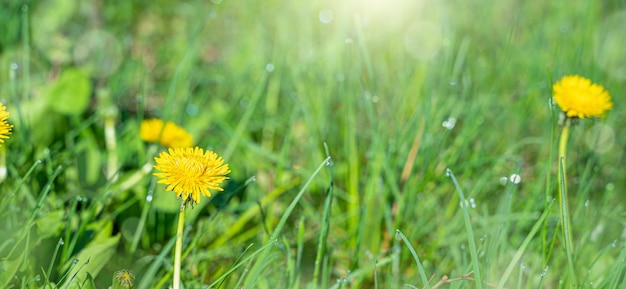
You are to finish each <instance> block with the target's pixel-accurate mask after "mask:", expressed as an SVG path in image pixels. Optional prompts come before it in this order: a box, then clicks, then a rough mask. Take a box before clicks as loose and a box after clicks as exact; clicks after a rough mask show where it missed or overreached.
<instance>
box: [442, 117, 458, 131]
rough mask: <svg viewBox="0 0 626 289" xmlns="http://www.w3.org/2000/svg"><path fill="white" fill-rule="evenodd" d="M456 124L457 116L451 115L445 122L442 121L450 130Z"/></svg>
mask: <svg viewBox="0 0 626 289" xmlns="http://www.w3.org/2000/svg"><path fill="white" fill-rule="evenodd" d="M455 125H456V118H454V117H449V118H448V119H447V120H444V121H443V122H441V126H443V127H444V128H445V129H448V130H451V129H453V128H454V126H455Z"/></svg>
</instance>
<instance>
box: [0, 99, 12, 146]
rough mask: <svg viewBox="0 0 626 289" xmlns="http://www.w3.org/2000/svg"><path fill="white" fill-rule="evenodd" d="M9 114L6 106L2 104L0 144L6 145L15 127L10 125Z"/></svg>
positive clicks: (0, 105) (0, 110) (0, 106)
mask: <svg viewBox="0 0 626 289" xmlns="http://www.w3.org/2000/svg"><path fill="white" fill-rule="evenodd" d="M8 119H9V112H8V111H7V107H6V106H4V104H2V103H0V143H4V140H5V139H7V138H9V135H10V134H11V129H12V128H13V125H11V124H9V123H8V122H7V120H8Z"/></svg>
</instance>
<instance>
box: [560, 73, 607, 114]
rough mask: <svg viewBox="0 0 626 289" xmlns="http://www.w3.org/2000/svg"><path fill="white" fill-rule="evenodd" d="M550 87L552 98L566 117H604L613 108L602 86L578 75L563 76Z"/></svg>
mask: <svg viewBox="0 0 626 289" xmlns="http://www.w3.org/2000/svg"><path fill="white" fill-rule="evenodd" d="M552 89H553V96H554V100H555V101H556V103H557V104H558V105H559V107H561V109H562V110H563V111H564V112H565V113H566V114H567V116H568V117H578V118H586V117H589V118H590V117H604V114H605V113H606V112H607V111H608V110H610V109H611V108H613V103H612V102H611V95H609V93H608V92H607V91H606V90H604V87H602V86H601V85H598V84H595V83H592V82H591V80H589V79H586V78H584V77H581V76H578V75H570V76H564V77H563V78H562V79H561V80H560V81H559V82H557V83H555V84H554V86H553V87H552Z"/></svg>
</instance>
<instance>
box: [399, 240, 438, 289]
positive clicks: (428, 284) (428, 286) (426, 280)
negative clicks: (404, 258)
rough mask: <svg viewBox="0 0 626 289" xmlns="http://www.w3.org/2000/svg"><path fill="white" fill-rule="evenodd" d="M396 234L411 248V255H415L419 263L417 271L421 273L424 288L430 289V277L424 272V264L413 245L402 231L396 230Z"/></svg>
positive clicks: (414, 257) (416, 261)
mask: <svg viewBox="0 0 626 289" xmlns="http://www.w3.org/2000/svg"><path fill="white" fill-rule="evenodd" d="M396 234H397V235H399V236H400V238H402V240H403V241H404V244H406V246H407V247H408V248H409V251H411V255H413V259H415V263H417V270H418V271H419V273H420V277H421V278H422V283H424V286H425V287H426V288H428V289H430V282H428V277H426V271H424V266H423V265H422V262H420V258H419V257H418V256H417V252H415V249H414V248H413V245H411V242H410V241H409V239H407V238H406V236H405V235H404V234H403V233H402V232H401V231H400V230H396Z"/></svg>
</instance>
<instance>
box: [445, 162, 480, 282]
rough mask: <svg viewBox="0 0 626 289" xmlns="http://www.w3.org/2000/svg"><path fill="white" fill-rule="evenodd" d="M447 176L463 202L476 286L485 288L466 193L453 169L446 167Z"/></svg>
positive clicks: (462, 206)
mask: <svg viewBox="0 0 626 289" xmlns="http://www.w3.org/2000/svg"><path fill="white" fill-rule="evenodd" d="M446 176H448V177H450V178H451V179H452V182H453V183H454V187H455V188H456V191H457V193H458V194H459V200H460V202H461V211H462V212H463V219H464V220H465V232H466V234H467V242H468V243H469V248H470V255H471V256H472V267H473V269H474V276H476V277H475V279H476V288H478V289H482V288H483V280H482V275H481V274H480V264H479V263H478V251H477V250H476V240H475V239H474V229H472V221H471V219H470V215H469V211H468V210H467V203H466V201H465V195H464V194H463V190H462V189H461V185H459V182H458V181H457V179H456V177H455V176H454V173H452V170H450V169H446Z"/></svg>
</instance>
